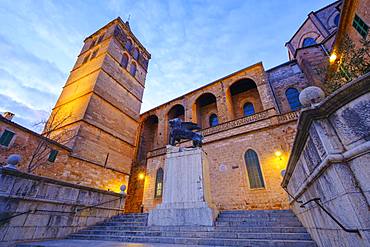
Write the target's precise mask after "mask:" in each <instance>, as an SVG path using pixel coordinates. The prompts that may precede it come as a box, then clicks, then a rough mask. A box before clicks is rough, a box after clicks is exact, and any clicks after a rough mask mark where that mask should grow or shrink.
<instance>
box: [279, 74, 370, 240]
mask: <svg viewBox="0 0 370 247" xmlns="http://www.w3.org/2000/svg"><path fill="white" fill-rule="evenodd" d="M369 137H370V73H368V74H366V75H365V76H363V77H361V78H359V79H357V80H355V81H353V82H351V83H349V84H347V85H345V86H344V87H342V88H341V89H339V90H338V91H337V92H335V93H334V94H332V95H330V96H329V97H328V98H326V99H325V100H324V101H322V102H321V103H319V104H318V105H316V106H315V107H312V108H307V109H304V110H303V111H302V112H301V114H300V119H299V121H298V132H297V135H296V138H295V141H294V145H293V149H292V153H291V155H290V159H289V162H288V166H287V169H286V174H285V176H284V179H283V182H282V186H283V188H285V189H286V190H287V191H288V192H289V194H290V195H291V198H290V204H291V207H292V209H293V211H294V213H295V214H296V215H297V216H298V218H299V219H300V221H301V222H302V224H303V225H304V226H305V227H306V228H307V230H308V231H309V233H310V234H311V236H312V238H313V239H314V240H315V241H316V243H317V244H318V245H319V246H370V230H369V229H370V211H369V202H370V166H369V164H370V139H369ZM314 198H319V200H316V201H317V202H318V203H320V205H322V206H323V207H324V208H325V209H326V210H327V211H328V212H329V214H331V215H332V216H333V217H334V218H335V219H337V220H338V221H339V222H340V223H341V224H342V225H343V226H344V228H345V229H346V230H350V231H352V232H348V231H346V230H345V229H342V227H340V226H339V225H338V224H337V223H336V222H335V221H334V220H333V219H332V218H331V217H330V215H329V214H328V213H326V212H325V210H323V209H322V208H320V205H318V204H317V202H315V201H311V202H309V203H307V204H306V205H304V207H302V204H303V203H306V202H308V201H310V200H311V199H314ZM357 230H358V233H356V231H357Z"/></svg>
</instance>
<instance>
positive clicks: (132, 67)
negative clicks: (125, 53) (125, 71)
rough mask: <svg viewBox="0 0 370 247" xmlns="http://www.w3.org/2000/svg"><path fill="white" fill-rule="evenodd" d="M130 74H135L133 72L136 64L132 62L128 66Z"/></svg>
mask: <svg viewBox="0 0 370 247" xmlns="http://www.w3.org/2000/svg"><path fill="white" fill-rule="evenodd" d="M130 74H131V75H132V76H135V74H136V64H135V63H132V64H131V66H130Z"/></svg>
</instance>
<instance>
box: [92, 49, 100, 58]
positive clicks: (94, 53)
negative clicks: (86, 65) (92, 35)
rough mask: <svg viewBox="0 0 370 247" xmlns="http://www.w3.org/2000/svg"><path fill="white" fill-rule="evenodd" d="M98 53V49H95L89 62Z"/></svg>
mask: <svg viewBox="0 0 370 247" xmlns="http://www.w3.org/2000/svg"><path fill="white" fill-rule="evenodd" d="M98 51H99V49H96V50H95V51H93V52H92V53H91V57H90V60H91V59H93V58H95V57H96V55H97V54H98Z"/></svg>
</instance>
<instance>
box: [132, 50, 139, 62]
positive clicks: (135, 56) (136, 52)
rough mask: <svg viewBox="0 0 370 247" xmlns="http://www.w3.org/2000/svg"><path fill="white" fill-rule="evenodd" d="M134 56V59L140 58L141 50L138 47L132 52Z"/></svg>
mask: <svg viewBox="0 0 370 247" xmlns="http://www.w3.org/2000/svg"><path fill="white" fill-rule="evenodd" d="M132 56H133V57H134V59H136V60H138V58H139V50H138V49H137V48H135V49H134V51H133V52H132Z"/></svg>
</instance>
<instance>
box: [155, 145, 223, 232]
mask: <svg viewBox="0 0 370 247" xmlns="http://www.w3.org/2000/svg"><path fill="white" fill-rule="evenodd" d="M217 215H218V211H217V209H216V207H215V206H214V204H213V202H212V198H211V192H210V181H209V168H208V159H207V155H206V154H205V152H204V151H203V150H202V148H180V147H173V146H167V153H166V161H165V166H164V185H163V199H162V203H161V204H159V205H158V206H157V207H156V208H155V209H153V210H151V211H150V213H149V219H148V225H157V226H186V225H196V226H212V225H213V224H214V221H215V219H216V217H217Z"/></svg>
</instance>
